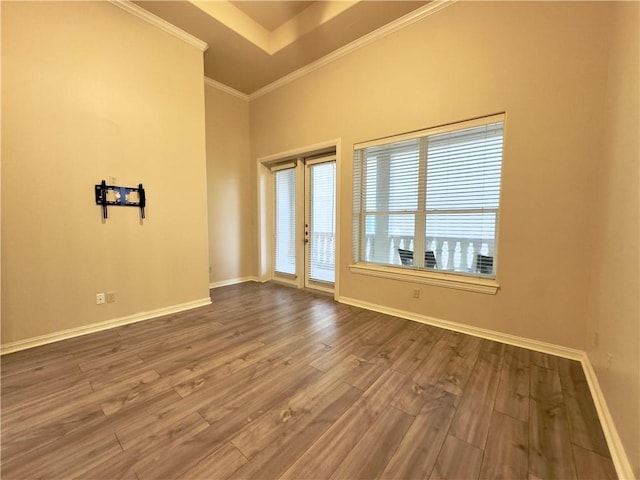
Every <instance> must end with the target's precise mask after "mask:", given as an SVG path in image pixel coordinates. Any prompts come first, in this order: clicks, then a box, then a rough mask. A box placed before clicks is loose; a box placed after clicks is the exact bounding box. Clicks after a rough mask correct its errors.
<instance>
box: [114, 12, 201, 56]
mask: <svg viewBox="0 0 640 480" xmlns="http://www.w3.org/2000/svg"><path fill="white" fill-rule="evenodd" d="M109 2H111V3H112V4H113V5H115V6H116V7H119V8H121V9H122V10H124V11H126V12H128V13H130V14H132V15H135V16H136V17H138V18H140V19H142V20H144V21H145V22H147V23H149V24H151V25H153V26H154V27H157V28H159V29H160V30H164V31H165V32H167V33H170V34H171V35H173V36H174V37H177V38H179V39H180V40H182V41H184V42H187V43H188V44H189V45H191V46H194V47H196V48H197V49H198V50H200V51H201V52H204V51H206V50H207V49H208V48H209V45H208V44H207V43H206V42H203V41H202V40H200V39H199V38H196V37H194V36H193V35H191V34H190V33H187V32H185V31H184V30H182V29H180V28H178V27H176V26H175V25H173V24H172V23H169V22H167V21H166V20H163V19H162V18H160V17H158V16H156V15H154V14H153V13H151V12H149V11H147V10H145V9H144V8H142V7H139V6H138V5H136V4H135V3H133V2H131V1H130V0H109Z"/></svg>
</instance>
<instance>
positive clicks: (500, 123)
mask: <svg viewBox="0 0 640 480" xmlns="http://www.w3.org/2000/svg"><path fill="white" fill-rule="evenodd" d="M503 129H504V116H503V115H495V116H492V117H486V118H483V119H478V120H473V121H469V122H462V123H458V124H454V125H448V126H446V127H438V128H434V129H429V130H423V131H421V132H416V133H411V134H406V135H399V136H396V137H392V138H386V139H383V140H376V141H371V142H366V143H363V144H358V145H355V147H354V215H353V219H354V237H353V238H354V259H355V262H356V264H362V263H365V264H372V265H386V266H396V267H399V268H404V269H407V270H411V271H416V270H417V271H437V272H441V273H455V274H460V275H467V276H469V275H472V276H478V277H484V278H495V271H496V266H497V260H498V250H497V242H496V239H497V235H496V233H497V228H498V217H499V206H500V180H501V169H502V144H503Z"/></svg>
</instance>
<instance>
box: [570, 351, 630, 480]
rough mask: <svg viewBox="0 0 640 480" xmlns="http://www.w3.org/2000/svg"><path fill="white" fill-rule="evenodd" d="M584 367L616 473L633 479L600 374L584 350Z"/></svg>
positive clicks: (627, 478) (623, 479)
mask: <svg viewBox="0 0 640 480" xmlns="http://www.w3.org/2000/svg"><path fill="white" fill-rule="evenodd" d="M581 363H582V369H583V370H584V376H585V377H586V378H587V383H588V384H589V390H590V391H591V396H592V397H593V403H594V404H595V407H596V411H597V412H598V418H599V419H600V425H602V431H603V432H604V436H605V438H606V439H607V445H608V446H609V453H610V454H611V460H613V464H614V465H615V467H616V473H617V474H618V478H620V479H621V480H632V479H634V478H636V477H635V476H634V473H633V468H631V463H630V462H629V458H628V457H627V454H626V452H625V450H624V446H623V445H622V441H621V440H620V436H619V435H618V430H617V429H616V426H615V423H613V417H612V416H611V412H610V411H609V407H608V406H607V401H606V400H605V398H604V394H603V393H602V389H601V388H600V383H599V382H598V376H597V375H596V371H595V370H594V369H593V365H592V364H591V360H590V359H589V355H587V353H586V352H583V358H582V359H581Z"/></svg>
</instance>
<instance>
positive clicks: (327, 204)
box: [305, 161, 336, 286]
mask: <svg viewBox="0 0 640 480" xmlns="http://www.w3.org/2000/svg"><path fill="white" fill-rule="evenodd" d="M306 183H307V185H308V187H307V190H308V201H307V202H306V204H307V212H308V213H307V218H306V221H305V235H306V237H305V240H308V241H306V242H305V244H306V246H307V248H306V250H307V252H306V254H307V258H306V260H307V261H306V262H305V264H306V266H307V268H306V270H307V275H306V279H305V280H306V281H305V283H306V284H307V286H309V285H308V284H309V281H311V282H322V283H334V282H335V251H336V250H335V238H336V199H335V192H336V163H335V161H329V162H324V163H312V164H310V165H307V182H306Z"/></svg>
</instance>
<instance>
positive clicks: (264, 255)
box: [256, 138, 342, 299]
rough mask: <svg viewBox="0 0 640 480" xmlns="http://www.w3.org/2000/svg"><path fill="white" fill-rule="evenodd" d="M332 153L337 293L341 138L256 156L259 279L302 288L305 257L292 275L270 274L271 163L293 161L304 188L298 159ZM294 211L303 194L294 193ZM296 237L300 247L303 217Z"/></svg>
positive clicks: (336, 286) (300, 188) (300, 204)
mask: <svg viewBox="0 0 640 480" xmlns="http://www.w3.org/2000/svg"><path fill="white" fill-rule="evenodd" d="M323 153H324V154H326V155H327V156H328V155H333V154H335V162H336V192H335V195H336V239H335V282H334V288H333V295H334V298H336V299H337V298H338V297H339V287H340V250H341V249H340V244H341V234H340V231H341V229H340V222H341V220H340V218H341V216H340V190H341V184H342V182H341V170H342V169H341V139H340V138H337V139H333V140H328V141H326V142H321V143H316V144H313V145H308V146H304V147H299V148H295V149H292V150H287V151H285V152H280V153H275V154H272V155H266V156H263V157H258V159H257V161H256V169H257V172H256V173H257V175H256V180H257V190H256V191H257V210H256V212H257V217H258V218H257V222H256V223H257V225H256V226H257V232H256V234H257V239H256V240H257V243H256V244H257V270H258V280H259V281H260V282H267V281H275V282H279V283H283V284H286V285H290V286H294V287H297V288H304V283H305V282H304V279H305V275H304V259H302V260H300V259H301V258H302V257H301V256H300V255H298V260H297V261H298V262H301V263H299V264H297V265H296V271H297V272H298V274H297V275H296V276H295V278H284V277H278V276H274V274H273V254H272V252H273V239H274V209H273V205H274V203H275V195H274V185H273V184H274V182H273V173H272V171H271V168H272V167H273V166H274V165H277V164H280V163H283V162H288V161H289V162H296V164H297V165H296V189H298V190H297V191H298V192H304V170H303V169H304V168H305V165H304V162H303V161H299V160H302V159H304V158H306V157H315V156H319V155H321V154H323ZM296 199H297V201H296V211H300V210H298V209H300V208H304V196H303V195H299V194H297V195H296ZM296 237H297V240H298V241H299V243H298V245H300V248H302V243H303V239H304V218H303V219H301V221H299V222H297V227H296Z"/></svg>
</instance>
